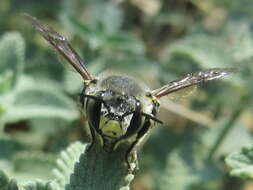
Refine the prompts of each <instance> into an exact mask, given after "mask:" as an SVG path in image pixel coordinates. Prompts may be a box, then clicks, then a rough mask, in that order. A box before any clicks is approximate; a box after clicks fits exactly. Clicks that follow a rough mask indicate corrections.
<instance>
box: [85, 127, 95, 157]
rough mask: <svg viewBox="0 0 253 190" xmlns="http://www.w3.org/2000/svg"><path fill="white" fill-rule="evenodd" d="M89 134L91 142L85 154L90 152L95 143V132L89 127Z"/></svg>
mask: <svg viewBox="0 0 253 190" xmlns="http://www.w3.org/2000/svg"><path fill="white" fill-rule="evenodd" d="M90 134H91V142H90V145H89V147H88V148H87V149H86V152H89V151H90V150H91V148H92V147H93V145H94V144H95V142H96V135H95V131H94V129H93V128H92V127H90Z"/></svg>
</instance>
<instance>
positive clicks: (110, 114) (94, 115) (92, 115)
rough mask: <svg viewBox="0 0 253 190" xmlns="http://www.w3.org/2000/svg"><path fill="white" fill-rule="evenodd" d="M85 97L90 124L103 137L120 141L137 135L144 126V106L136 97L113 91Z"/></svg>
mask: <svg viewBox="0 0 253 190" xmlns="http://www.w3.org/2000/svg"><path fill="white" fill-rule="evenodd" d="M85 97H86V101H85V109H86V113H87V118H88V121H89V124H90V125H91V126H92V127H93V128H95V130H96V131H97V132H98V133H100V134H101V135H102V136H106V137H110V138H115V139H119V138H121V137H126V136H131V135H132V134H135V133H136V132H137V131H138V130H139V127H141V126H142V123H143V121H144V118H143V116H142V114H141V113H142V112H141V110H142V105H141V103H140V101H139V100H137V99H136V98H135V97H133V96H130V95H122V94H119V93H116V92H113V91H111V90H107V91H100V92H98V93H97V94H96V95H95V96H89V95H85Z"/></svg>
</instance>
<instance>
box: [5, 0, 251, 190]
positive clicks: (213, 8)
mask: <svg viewBox="0 0 253 190" xmlns="http://www.w3.org/2000/svg"><path fill="white" fill-rule="evenodd" d="M252 10H253V1H251V0H241V1H238V0H129V1H123V0H108V1H104V0H76V1H69V0H58V1H50V0H45V1H40V2H38V1H35V0H25V1H20V0H1V1H0V35H1V38H0V188H6V189H8V188H11V187H14V186H15V184H16V182H15V181H13V180H10V179H8V178H7V176H6V175H5V174H7V175H8V176H9V177H10V178H14V179H16V180H17V181H18V182H24V181H27V180H28V181H31V180H34V179H37V178H40V179H43V180H52V179H54V177H53V175H52V173H51V170H52V169H53V168H54V167H57V166H56V164H54V163H55V158H56V157H57V156H58V154H59V152H60V151H61V150H64V149H65V148H66V147H67V146H68V145H69V144H70V143H71V142H74V141H76V140H80V141H85V142H87V141H88V139H87V135H86V133H85V130H84V122H83V120H84V118H83V117H82V113H81V112H80V111H79V108H78V98H77V97H78V95H79V93H80V91H81V88H82V80H81V77H80V76H78V74H76V73H74V72H71V71H69V70H68V68H67V67H63V66H62V65H61V64H59V63H58V62H63V63H64V61H63V60H61V59H60V60H58V59H57V55H56V54H55V52H54V50H52V48H51V47H50V45H48V43H47V42H45V41H44V40H43V39H42V38H41V37H40V36H39V35H38V34H37V33H36V32H35V31H34V30H33V28H32V27H31V25H29V24H28V23H27V22H26V21H25V20H24V18H23V17H22V16H21V14H22V13H24V12H27V13H29V14H31V15H34V16H36V17H38V18H39V19H40V20H41V21H42V22H43V23H46V24H47V25H50V26H51V27H53V28H54V29H55V30H56V31H58V32H60V33H61V34H63V35H64V36H66V37H67V38H68V39H69V40H70V41H71V44H72V45H73V47H74V48H75V49H76V50H77V51H78V52H79V53H80V55H81V56H82V57H83V59H84V60H86V61H87V67H88V69H89V71H90V72H91V73H93V74H99V73H101V72H103V71H105V70H117V71H121V72H122V73H127V74H131V75H134V76H138V77H139V78H140V79H141V80H143V81H145V82H146V83H147V84H148V85H149V86H150V88H156V87H158V86H161V85H163V84H166V83H167V82H169V81H171V80H174V79H175V78H177V77H178V76H180V75H182V74H183V73H189V72H193V71H196V70H200V69H206V68H213V67H236V68H239V70H240V72H239V73H237V74H234V75H233V76H231V77H228V78H226V79H224V80H221V81H214V82H211V83H208V84H205V85H201V86H200V88H199V89H198V91H197V92H195V93H194V94H195V95H191V96H189V97H184V98H182V99H179V100H177V103H178V104H182V107H186V108H187V109H188V110H191V112H190V113H192V114H193V113H200V116H201V117H199V120H202V119H203V118H206V117H208V118H209V120H211V121H212V122H211V123H210V124H209V125H203V123H202V122H198V121H196V120H193V121H194V122H193V121H192V120H191V119H189V118H191V117H192V116H191V115H189V114H188V115H185V113H183V112H182V113H181V114H179V115H178V114H176V113H177V112H176V111H175V112H174V113H173V111H172V110H173V109H172V110H167V109H162V110H161V114H160V118H161V119H162V120H163V121H165V123H166V124H165V125H164V126H161V127H159V128H156V129H154V130H153V131H152V134H151V137H150V139H149V140H148V141H147V143H146V144H145V146H144V147H143V149H142V151H141V154H140V168H141V169H140V171H139V172H138V173H137V175H136V178H135V180H134V182H133V184H132V189H133V190H144V189H145V190H151V189H155V190H165V189H174V190H191V189H201V190H213V189H220V190H238V189H241V190H245V189H246V188H248V187H250V188H253V187H252V184H251V186H250V184H249V183H248V181H243V180H241V179H239V178H235V177H230V176H229V174H228V173H229V169H228V168H227V167H226V166H225V162H224V158H225V156H226V155H227V154H228V153H230V152H233V151H239V150H240V148H241V147H243V145H245V144H252V137H251V133H252V126H253V119H252V114H253V113H252V112H253V110H252V100H253V99H252V97H253V85H252V79H253V78H252V76H253V75H252V74H253V64H252V61H253V27H252V26H253V25H252V24H253V23H252V17H253V12H252ZM183 110H184V109H183ZM187 113H189V112H187ZM187 113H186V114H187ZM202 116H203V118H202ZM186 118H187V119H186ZM244 152H245V151H244ZM251 153H252V151H251ZM242 154H243V153H242ZM245 156H247V155H234V156H230V157H228V158H227V163H228V164H229V165H230V166H232V168H238V167H239V168H240V167H241V166H244V165H247V166H248V167H247V168H246V169H245V171H246V174H241V172H239V173H240V174H238V172H237V170H235V169H233V170H232V174H234V175H236V176H244V175H248V173H247V172H248V171H249V172H251V174H250V175H252V171H251V170H252V169H251V170H249V169H248V168H252V158H250V159H251V162H248V161H247V163H246V164H245V163H240V160H247V159H246V158H245V159H244V157H245ZM251 156H252V155H251ZM58 167H59V166H58ZM62 167H63V168H64V166H62ZM60 168H61V167H60ZM242 170H243V169H242ZM1 171H4V173H5V174H4V173H2V172H1ZM63 175H64V176H65V177H66V178H68V176H66V175H67V174H66V173H64V174H63ZM58 176H59V175H58ZM64 179H65V178H64ZM63 183H64V180H63V181H61V182H60V185H62V184H63ZM35 186H36V188H37V189H39V187H41V189H46V188H48V189H50V188H49V187H48V184H47V183H46V182H42V181H37V182H32V183H31V184H29V185H25V186H24V189H25V188H27V189H28V188H30V187H35Z"/></svg>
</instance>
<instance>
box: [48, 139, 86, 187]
mask: <svg viewBox="0 0 253 190" xmlns="http://www.w3.org/2000/svg"><path fill="white" fill-rule="evenodd" d="M86 146H87V144H82V143H80V142H75V143H73V144H71V145H70V146H69V147H68V148H67V149H66V150H64V151H62V152H61V154H60V158H59V159H57V161H56V164H57V168H56V169H54V170H53V173H54V175H55V176H56V179H57V183H58V184H59V185H60V186H61V187H62V188H64V186H65V185H66V184H68V183H69V182H70V175H71V173H72V172H73V170H74V166H75V163H76V162H77V161H78V160H79V157H80V155H81V154H82V153H83V152H84V151H85V149H86Z"/></svg>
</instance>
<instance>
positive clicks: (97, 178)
mask: <svg viewBox="0 0 253 190" xmlns="http://www.w3.org/2000/svg"><path fill="white" fill-rule="evenodd" d="M88 146H89V145H88V144H85V145H83V144H81V143H79V142H77V143H75V144H73V145H71V146H70V147H69V148H68V149H67V151H64V152H62V153H61V158H60V159H59V160H58V161H57V164H58V169H56V170H54V173H55V174H56V176H57V179H58V183H59V184H60V186H61V187H63V186H64V185H65V190H79V189H89V190H93V189H94V190H107V189H108V190H128V189H129V188H130V187H129V184H130V182H131V181H132V179H133V178H134V176H133V174H131V172H129V170H128V168H127V166H126V163H125V159H124V155H125V150H116V151H113V152H106V151H105V150H103V148H102V147H101V146H100V145H99V144H95V145H93V147H92V148H91V149H90V150H89V151H88V152H86V150H87V147H88ZM77 160H79V161H77ZM135 164H136V161H134V162H132V163H131V165H132V166H133V167H135V166H136V165H135ZM71 173H72V174H71ZM70 174H71V175H70Z"/></svg>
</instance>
